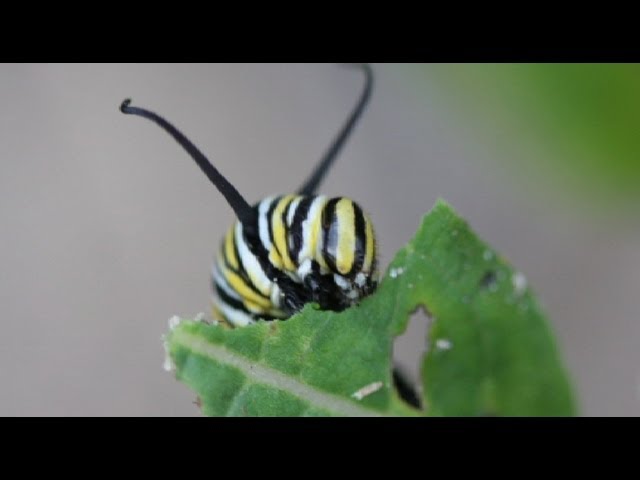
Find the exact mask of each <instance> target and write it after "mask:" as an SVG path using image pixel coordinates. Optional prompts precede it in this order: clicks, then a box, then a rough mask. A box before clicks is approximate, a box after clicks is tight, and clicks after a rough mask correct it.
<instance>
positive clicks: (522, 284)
mask: <svg viewBox="0 0 640 480" xmlns="http://www.w3.org/2000/svg"><path fill="white" fill-rule="evenodd" d="M511 283H512V284H513V289H514V291H515V294H516V296H518V297H519V296H520V295H522V294H523V293H524V291H525V290H526V289H527V278H526V277H525V276H524V275H523V274H522V273H520V272H516V273H514V274H513V275H512V276H511Z"/></svg>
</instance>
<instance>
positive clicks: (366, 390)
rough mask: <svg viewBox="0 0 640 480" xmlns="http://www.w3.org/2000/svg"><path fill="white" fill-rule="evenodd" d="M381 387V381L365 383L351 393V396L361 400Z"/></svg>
mask: <svg viewBox="0 0 640 480" xmlns="http://www.w3.org/2000/svg"><path fill="white" fill-rule="evenodd" d="M381 388H382V382H373V383H370V384H369V385H365V386H364V387H362V388H361V389H360V390H358V391H357V392H355V393H354V394H352V395H351V396H352V397H353V398H355V399H356V400H362V399H363V398H364V397H366V396H368V395H371V394H372V393H375V392H377V391H378V390H380V389H381Z"/></svg>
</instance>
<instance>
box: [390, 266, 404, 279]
mask: <svg viewBox="0 0 640 480" xmlns="http://www.w3.org/2000/svg"><path fill="white" fill-rule="evenodd" d="M403 273H404V268H402V267H398V268H392V269H391V270H389V276H390V277H391V278H396V277H399V276H400V275H402V274H403Z"/></svg>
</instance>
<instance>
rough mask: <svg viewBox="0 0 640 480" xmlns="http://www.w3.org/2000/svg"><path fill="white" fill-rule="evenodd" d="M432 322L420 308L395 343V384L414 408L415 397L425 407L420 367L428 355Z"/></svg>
mask: <svg viewBox="0 0 640 480" xmlns="http://www.w3.org/2000/svg"><path fill="white" fill-rule="evenodd" d="M432 322H433V318H432V317H431V316H430V315H429V314H428V313H427V310H426V309H425V308H424V306H419V307H418V308H416V310H415V311H414V312H413V313H412V314H411V317H410V318H409V322H408V323H407V328H406V330H405V331H404V333H402V334H401V335H399V336H397V337H396V338H395V340H394V343H393V359H394V365H395V371H394V383H395V386H396V388H397V389H398V393H399V394H400V396H401V397H402V398H403V400H405V401H407V402H408V403H409V404H412V405H414V406H416V403H415V402H414V401H413V397H414V396H415V397H417V399H418V400H417V403H418V406H420V407H423V405H421V404H422V400H421V399H422V398H424V395H423V392H422V382H421V381H420V365H422V359H423V357H424V355H425V354H426V353H427V348H428V345H429V341H428V340H429V338H428V336H429V329H430V328H431V324H432ZM411 390H412V391H413V392H412V391H411Z"/></svg>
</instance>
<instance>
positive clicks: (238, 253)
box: [120, 64, 378, 326]
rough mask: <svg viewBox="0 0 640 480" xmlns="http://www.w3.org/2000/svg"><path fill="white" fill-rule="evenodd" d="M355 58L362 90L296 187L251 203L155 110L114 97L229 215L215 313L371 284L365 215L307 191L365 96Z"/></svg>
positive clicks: (241, 314) (362, 291) (247, 311)
mask: <svg viewBox="0 0 640 480" xmlns="http://www.w3.org/2000/svg"><path fill="white" fill-rule="evenodd" d="M355 66H356V67H358V68H359V69H361V70H362V72H363V73H364V74H365V85H364V88H363V91H362V93H361V95H360V97H359V100H358V102H357V104H356V106H355V107H354V109H353V110H352V111H351V113H350V115H349V117H348V118H347V120H346V122H345V124H344V125H343V127H342V128H341V129H340V131H339V132H338V134H337V136H336V138H335V139H334V140H333V142H332V143H331V145H330V146H329V148H328V149H327V151H326V153H325V154H324V155H323V157H322V158H321V160H320V162H319V163H318V165H317V167H316V168H315V169H314V171H313V172H312V174H311V175H310V176H309V178H308V179H307V181H306V182H305V183H304V184H303V186H302V187H301V188H300V189H299V190H298V191H299V193H297V194H289V195H279V196H272V197H268V198H266V199H264V200H262V201H260V202H258V203H257V204H255V205H253V206H250V205H249V204H248V203H247V201H246V200H245V199H244V197H243V196H242V195H241V194H240V193H239V192H238V191H237V190H236V188H235V187H234V186H233V185H232V184H231V183H230V182H229V181H228V180H227V179H226V178H225V177H224V176H223V175H222V174H221V173H220V172H219V171H218V170H217V169H216V168H215V167H214V166H213V164H212V163H211V162H210V161H209V160H208V159H207V157H205V155H204V154H203V153H202V152H200V150H199V149H198V148H197V147H196V146H195V145H194V144H193V143H191V141H190V140H189V139H188V138H187V137H186V136H185V135H184V134H183V133H182V132H180V130H178V129H177V128H176V127H174V126H173V125H172V124H171V123H169V122H168V121H167V120H165V119H164V118H163V117H161V116H160V115H158V114H156V113H154V112H152V111H149V110H146V109H144V108H140V107H136V106H132V105H131V99H126V100H124V101H123V102H122V104H121V106H120V110H121V111H122V112H123V113H125V114H131V115H137V116H140V117H143V118H146V119H148V120H151V121H153V122H154V123H156V124H157V125H159V126H160V127H161V128H162V129H164V130H165V131H166V132H167V133H168V134H169V135H171V136H172V137H173V138H174V139H175V140H176V142H178V143H179V144H180V145H181V146H182V147H183V148H184V149H185V150H186V152H187V153H188V154H189V155H190V156H191V157H192V158H193V159H194V160H195V162H196V163H197V164H198V166H199V167H200V168H201V169H202V171H203V172H204V173H205V174H206V175H207V177H208V178H209V180H210V181H211V183H213V184H214V185H215V187H216V188H217V189H218V190H219V191H220V193H222V195H223V196H224V197H225V199H226V200H227V203H229V205H230V206H231V208H233V210H234V212H235V214H236V216H237V221H236V222H235V223H234V225H233V226H232V227H231V228H230V229H229V230H228V232H227V234H226V235H225V237H224V239H223V240H222V242H221V245H220V248H219V251H218V255H217V259H216V261H215V262H214V265H213V269H212V273H211V275H212V285H213V289H214V292H215V294H216V295H215V300H214V307H213V310H214V315H215V316H216V317H217V318H218V319H220V320H224V321H226V322H228V323H230V324H231V325H233V326H244V325H247V324H249V323H252V322H254V321H256V320H258V319H263V320H273V319H276V318H278V319H285V318H287V317H289V316H291V315H293V314H294V313H296V312H297V311H299V310H300V309H301V308H302V307H303V306H304V305H305V304H307V303H309V302H315V303H317V304H319V305H320V308H322V309H325V310H335V311H340V310H343V309H345V308H347V307H349V306H351V305H354V304H356V303H358V302H359V301H360V300H361V299H362V298H364V297H365V296H367V295H369V294H371V293H372V292H373V291H374V290H375V289H376V286H377V282H378V271H377V260H376V242H375V234H374V229H373V224H372V223H371V220H370V218H369V216H368V215H367V214H366V213H365V212H364V211H363V210H362V208H361V207H360V206H359V205H358V204H357V203H355V202H354V201H353V200H350V199H348V198H346V197H336V198H328V197H326V196H323V195H316V194H315V191H316V189H317V188H318V187H319V186H320V184H321V183H322V181H323V180H324V177H325V176H326V174H327V172H328V170H329V168H330V167H331V165H332V163H333V161H334V160H335V158H336V157H337V155H338V153H339V152H340V150H341V149H342V147H343V146H344V144H345V143H346V141H347V139H348V138H349V136H350V135H351V133H352V132H353V129H354V127H355V125H356V124H357V121H358V119H359V118H360V117H361V115H362V112H363V111H364V109H365V107H366V105H367V103H368V101H369V98H370V96H371V91H372V88H373V71H372V69H371V67H370V66H369V65H367V64H358V65H355Z"/></svg>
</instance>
